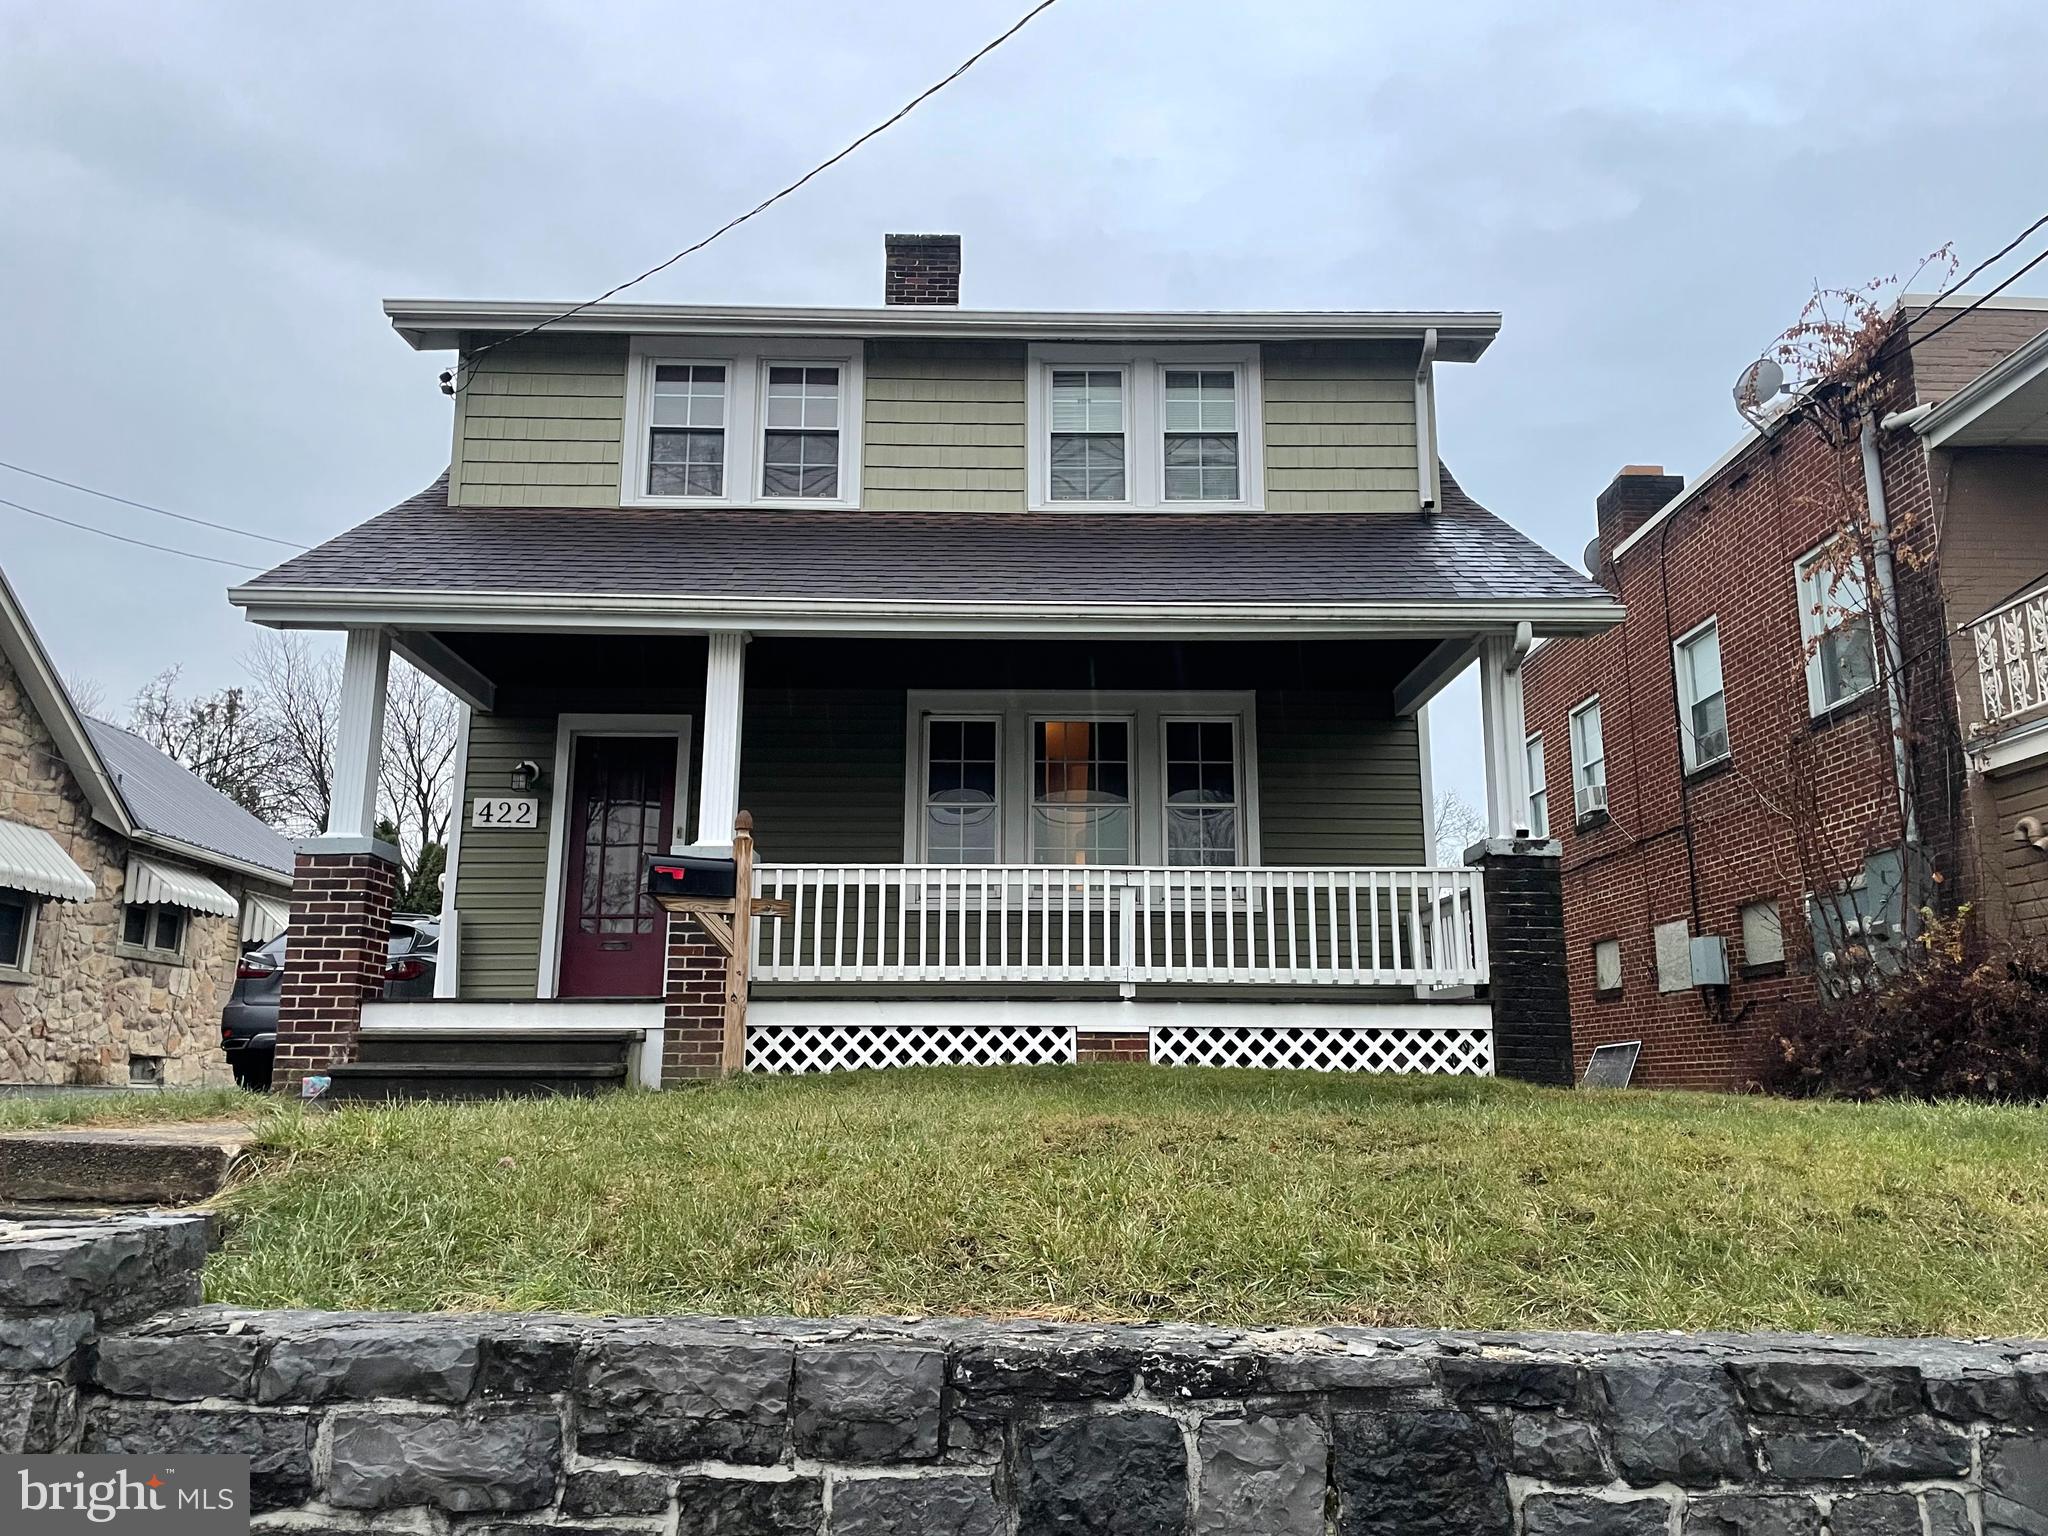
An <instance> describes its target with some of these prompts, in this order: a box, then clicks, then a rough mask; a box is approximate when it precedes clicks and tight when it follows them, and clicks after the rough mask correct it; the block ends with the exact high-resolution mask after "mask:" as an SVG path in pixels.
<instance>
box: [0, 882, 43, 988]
mask: <svg viewBox="0 0 2048 1536" xmlns="http://www.w3.org/2000/svg"><path fill="white" fill-rule="evenodd" d="M7 894H8V895H10V896H19V897H20V898H21V904H22V908H23V912H22V919H21V954H20V956H19V958H20V961H21V963H20V964H19V965H9V964H7V963H6V962H5V961H0V982H8V981H32V980H34V978H35V975H36V966H35V960H36V919H37V918H38V917H39V916H41V914H42V908H43V904H42V902H41V901H39V900H37V899H36V897H35V895H34V894H33V893H31V892H29V891H9V892H7Z"/></svg>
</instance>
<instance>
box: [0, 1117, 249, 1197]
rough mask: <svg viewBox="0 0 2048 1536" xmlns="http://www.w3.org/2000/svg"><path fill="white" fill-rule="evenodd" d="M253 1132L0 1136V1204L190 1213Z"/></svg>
mask: <svg viewBox="0 0 2048 1536" xmlns="http://www.w3.org/2000/svg"><path fill="white" fill-rule="evenodd" d="M255 1134H256V1133H255V1132H254V1131H253V1130H252V1129H251V1128H250V1127H249V1126H247V1125H244V1124H242V1123H241V1122H240V1121H213V1120H208V1121H194V1122H191V1123H188V1124H177V1123H171V1124H165V1125H150V1126H133V1127H131V1126H117V1127H115V1126H110V1127H89V1126H88V1127H71V1126H55V1127H51V1128H49V1129H46V1130H35V1131H15V1132H11V1133H9V1134H7V1135H4V1136H0V1202H4V1203H6V1204H9V1205H17V1204H19V1205H29V1204H35V1203H43V1202H59V1203H64V1204H83V1205H192V1204H195V1203H197V1202H198V1201H201V1200H207V1199H211V1198H212V1197H213V1196H214V1195H216V1194H218V1193H220V1190H221V1188H222V1186H223V1185H225V1184H226V1183H227V1181H228V1175H229V1173H230V1172H231V1171H232V1170H233V1168H234V1165H235V1162H236V1160H237V1159H238V1158H240V1157H241V1155H242V1149H243V1148H245V1147H246V1146H248V1144H249V1143H250V1142H251V1141H252V1140H254V1139H255Z"/></svg>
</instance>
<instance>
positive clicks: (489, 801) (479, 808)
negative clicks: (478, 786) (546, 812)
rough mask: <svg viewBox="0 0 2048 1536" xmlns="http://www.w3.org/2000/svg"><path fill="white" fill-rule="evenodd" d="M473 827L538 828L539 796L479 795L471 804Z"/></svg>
mask: <svg viewBox="0 0 2048 1536" xmlns="http://www.w3.org/2000/svg"><path fill="white" fill-rule="evenodd" d="M469 824H470V825H471V826H472V827H537V826H539V825H540V796H538V795H478V796H477V797H476V799H474V800H472V801H471V802H470V803H469Z"/></svg>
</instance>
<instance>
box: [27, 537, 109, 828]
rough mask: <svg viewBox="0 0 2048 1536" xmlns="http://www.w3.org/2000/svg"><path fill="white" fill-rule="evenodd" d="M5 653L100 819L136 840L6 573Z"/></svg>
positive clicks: (30, 700)
mask: <svg viewBox="0 0 2048 1536" xmlns="http://www.w3.org/2000/svg"><path fill="white" fill-rule="evenodd" d="M0 654H4V655H5V656H6V657H7V659H8V661H9V662H11V663H12V664H13V666H14V670H15V673H16V675H18V676H19V677H20V678H21V685H22V687H23V688H24V689H25V690H27V693H28V697H29V702H30V703H31V704H33V705H34V706H35V711H36V715H37V717H38V718H39V719H40V720H41V721H42V722H43V727H44V729H46V730H47V731H49V733H50V736H51V738H52V740H54V741H55V742H56V744H57V752H58V755H59V756H61V757H62V758H63V759H64V761H65V763H66V764H67V765H68V766H69V767H70V769H71V772H72V776H73V777H74V778H76V779H77V780H78V784H79V787H80V788H81V789H83V790H84V791H85V798H86V802H87V803H88V804H89V805H90V806H91V807H92V813H93V817H94V819H95V820H97V821H99V822H101V823H103V824H104V825H106V826H109V827H111V828H113V829H114V830H115V831H116V832H118V833H120V834H121V835H122V836H123V837H133V836H134V835H135V824H134V822H133V821H132V820H131V819H130V817H129V815H128V807H127V804H126V803H125V802H124V801H123V800H122V799H121V792H120V790H119V789H118V788H116V787H115V784H114V776H113V775H112V774H111V773H109V772H108V771H107V765H106V763H105V762H103V761H102V760H101V758H100V754H99V751H98V749H97V748H96V747H94V746H93V744H92V738H91V737H90V736H88V735H87V734H86V731H85V725H84V722H82V721H81V720H80V719H79V717H78V710H77V708H76V706H74V705H73V704H72V702H71V695H70V693H69V692H68V691H66V689H65V687H64V681H63V679H62V678H61V677H59V676H58V675H57V669H56V667H55V666H54V665H52V663H51V661H50V656H49V653H48V652H47V651H45V650H44V649H43V642H42V641H41V640H40V639H39V638H37V636H36V632H35V626H34V625H32V624H30V623H29V621H28V613H27V611H26V610H25V609H24V608H23V607H22V606H21V602H20V600H19V599H18V598H17V597H16V596H15V595H14V589H13V588H12V587H10V586H9V585H8V584H7V576H6V573H5V572H4V571H0Z"/></svg>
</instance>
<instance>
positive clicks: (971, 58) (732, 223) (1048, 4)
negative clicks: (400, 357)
mask: <svg viewBox="0 0 2048 1536" xmlns="http://www.w3.org/2000/svg"><path fill="white" fill-rule="evenodd" d="M1054 3H1055V0H1039V3H1038V4H1036V5H1034V6H1032V7H1031V9H1030V10H1028V11H1026V12H1025V13H1024V14H1023V15H1022V16H1020V17H1018V18H1017V20H1016V21H1015V22H1013V23H1011V25H1010V26H1009V27H1008V28H1007V29H1005V30H1004V31H1003V32H1001V33H999V34H998V35H997V36H995V37H992V38H990V39H989V40H988V41H987V42H986V43H983V44H982V45H981V47H979V48H977V49H975V51H974V52H973V53H971V54H969V55H968V56H967V58H966V60H965V61H964V62H962V63H961V65H960V66H959V67H958V68H957V69H955V70H954V71H953V72H952V73H951V74H949V75H947V76H946V77H945V78H944V79H942V80H938V81H935V82H933V83H932V84H931V85H928V86H926V87H925V88H924V89H923V90H922V91H919V92H918V93H917V94H916V95H915V96H913V97H911V98H910V100H909V101H907V102H905V103H904V104H903V105H902V106H901V107H899V108H897V109H896V111H895V112H893V113H891V114H890V115H889V116H888V117H886V118H884V119H883V120H882V121H881V122H879V123H877V124H875V126H874V127H872V128H870V129H869V130H868V131H867V132H866V133H863V134H862V135H861V136H860V137H859V138H857V139H855V140H854V141H853V142H852V143H850V144H848V145H847V146H846V147H845V148H844V149H842V150H840V151H839V152H838V153H837V154H835V155H833V156H831V157H830V158H829V159H826V160H821V161H819V162H818V163H817V164H816V165H814V166H812V167H811V168H810V169H809V170H808V171H805V172H804V173H803V175H801V176H799V177H797V179H796V180H795V181H792V182H791V183H790V184H789V185H788V186H786V187H784V188H783V189H782V190H781V191H780V192H777V193H775V194H773V195H772V196H769V197H765V198H763V199H762V200H761V201H760V202H758V203H756V204H755V205H754V206H753V207H751V208H749V209H748V210H747V211H746V212H745V213H743V214H740V215H739V216H738V217H736V218H732V219H728V220H727V221H726V222H725V223H723V224H721V225H719V226H718V228H716V229H714V230H713V231H711V233H710V234H708V235H706V236H704V238H703V239H701V240H697V241H694V242H692V243H691V244H689V245H686V246H684V247H683V248H682V249H681V250H680V251H677V252H676V253H675V255H673V256H671V257H669V258H668V259H667V260H666V261H659V262H656V263H655V264H654V265H653V266H651V267H649V268H648V269H647V270H646V271H645V272H642V273H641V274H640V275H639V276H637V277H629V278H627V279H626V280H625V281H624V282H623V283H618V284H615V285H614V286H612V287H610V288H607V289H605V291H604V292H603V293H600V294H599V295H598V296H597V297H596V298H594V299H586V300H584V301H583V302H582V303H581V304H577V305H573V306H572V307H570V308H568V309H565V310H563V311H562V312H561V313H560V314H559V315H550V316H549V317H548V318H547V319H545V320H543V321H541V322H539V323H538V324H537V325H530V326H528V327H527V328H526V329H525V330H523V331H517V332H515V333H513V334H512V335H510V336H501V337H499V338H498V339H497V340H496V341H493V342H489V343H487V344H486V345H484V346H481V347H479V348H477V350H476V351H474V352H472V353H470V355H469V357H468V359H467V361H466V368H467V372H466V373H464V375H463V383H465V384H466V383H467V382H468V381H469V379H470V378H472V377H474V376H475V373H476V365H477V363H478V361H479V360H480V359H482V358H483V357H484V356H485V355H486V354H488V353H490V352H493V351H495V350H497V349H498V348H499V347H502V346H505V345H507V344H508V343H510V342H515V341H524V340H525V339H526V338H527V337H528V336H531V335H533V334H534V333H535V332H537V331H543V330H546V329H547V328H548V327H549V326H551V325H559V324H561V323H562V322H563V321H564V320H569V319H573V318H574V317H575V316H577V315H580V314H582V313H583V311H584V310H586V309H589V308H590V307H591V306H592V305H595V304H602V303H604V301H605V300H606V299H609V298H613V297H615V296H616V295H618V294H621V293H624V292H625V291H626V290H627V289H628V288H631V287H633V286H634V285H635V284H638V283H644V282H646V281H647V279H648V278H650V277H653V276H654V275H655V274H656V273H658V272H666V271H667V270H668V269H669V268H670V267H672V266H674V265H675V264H676V263H677V262H679V261H681V260H682V259H683V258H684V257H685V256H693V255H695V254H696V253H697V252H698V251H701V250H703V249H704V247H705V246H707V245H709V244H711V242H712V241H714V240H716V239H718V238H719V237H720V236H722V235H727V234H730V233H731V232H732V231H733V230H735V229H738V228H739V227H740V226H741V225H742V224H744V223H746V222H747V220H749V219H751V218H753V217H754V215H756V214H758V213H765V212H767V211H768V210H769V209H770V208H773V207H774V206H775V205H776V204H777V203H779V202H781V201H782V200H783V199H784V198H785V197H788V196H789V195H790V193H792V192H794V191H796V190H797V189H798V188H799V187H801V186H803V185H804V184H805V183H806V182H808V181H810V180H811V179H812V178H813V177H816V176H820V175H822V174H823V173H824V172H826V171H829V170H830V169H831V168H832V167H833V166H835V165H837V164H838V163H839V162H840V161H842V160H844V159H845V158H846V157H847V156H848V155H850V154H852V153H853V152H854V151H855V150H857V149H859V148H860V147H861V145H863V144H865V143H867V142H868V140H870V139H872V138H874V137H876V136H877V135H878V134H882V133H886V132H887V131H888V130H889V129H891V128H893V127H895V126H896V124H898V123H900V122H902V121H903V119H904V118H906V117H908V116H910V114H911V113H912V112H914V111H916V110H917V109H918V108H919V107H921V106H923V105H924V103H925V102H927V101H929V100H930V99H931V98H932V97H934V96H936V95H938V94H939V92H940V91H943V90H944V89H945V88H946V87H947V86H949V85H951V84H952V83H953V82H954V81H955V80H958V79H959V78H960V77H961V76H962V75H964V74H966V73H967V71H968V70H970V69H972V68H974V66H975V65H976V64H979V63H980V62H981V61H982V60H983V59H985V58H987V57H988V56H989V55H990V54H992V53H994V52H995V51H996V50H997V49H998V48H1000V47H1002V46H1003V44H1004V43H1007V42H1008V41H1009V40H1010V39H1011V38H1013V37H1015V36H1016V35H1017V34H1018V33H1019V32H1022V31H1023V30H1024V29H1025V28H1026V27H1027V26H1029V25H1030V24H1031V23H1032V22H1033V21H1034V20H1036V19H1037V17H1038V16H1039V15H1040V13H1042V12H1044V11H1049V10H1051V9H1052V7H1053V5H1054ZM444 377H445V376H444Z"/></svg>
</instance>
